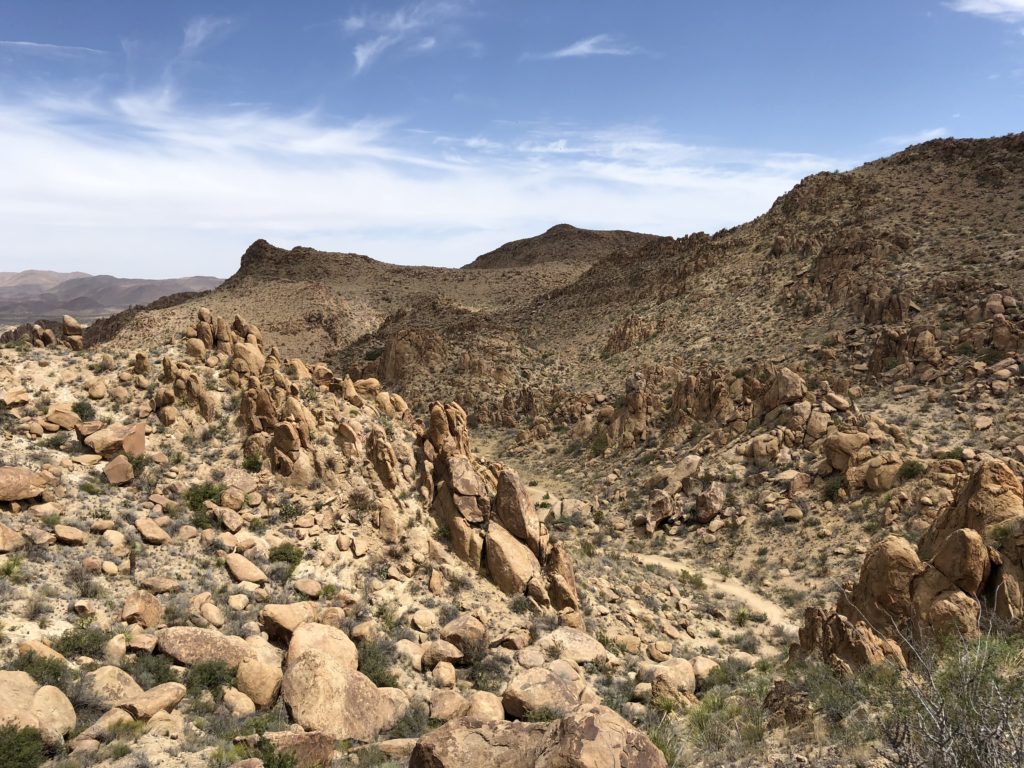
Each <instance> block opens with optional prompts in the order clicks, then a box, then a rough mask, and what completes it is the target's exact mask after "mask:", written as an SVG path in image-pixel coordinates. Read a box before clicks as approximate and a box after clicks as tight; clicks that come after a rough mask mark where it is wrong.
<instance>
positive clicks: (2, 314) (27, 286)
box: [0, 270, 222, 325]
mask: <svg viewBox="0 0 1024 768" xmlns="http://www.w3.org/2000/svg"><path fill="white" fill-rule="evenodd" d="M221 282H222V281H221V280H220V278H216V277H182V278H174V279H170V280H138V279H129V278H123V277H111V276H110V275H89V274H86V273H85V272H46V271H41V270H26V271H24V272H0V325H20V324H22V323H27V322H34V321H37V320H52V319H56V318H60V317H61V316H62V315H65V314H70V315H75V316H76V317H78V318H79V319H80V320H83V321H92V320H95V319H97V318H99V317H105V316H107V315H111V314H114V313H116V312H120V311H121V310H123V309H127V308H128V307H131V306H134V305H139V304H149V303H151V302H153V301H155V300H157V299H159V298H160V297H162V296H167V295H169V294H174V293H183V292H189V293H196V292H203V291H209V290H212V289H214V288H216V287H217V286H218V285H220V284H221Z"/></svg>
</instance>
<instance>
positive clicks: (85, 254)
mask: <svg viewBox="0 0 1024 768" xmlns="http://www.w3.org/2000/svg"><path fill="white" fill-rule="evenodd" d="M1020 130H1024V0H898V1H897V2H894V1H893V0H859V1H858V2H852V1H848V2H840V1H839V0H827V1H823V0H778V1H777V2H770V3H769V2H764V0H742V1H741V0H719V1H718V2H697V1H696V0H695V1H693V2H680V1H679V0H648V1H647V2H636V1H635V0H634V2H612V1H611V0H518V1H517V2H508V1H507V0H506V2H500V1H499V0H423V1H422V2H387V1H384V0H374V1H373V2H370V1H369V0H363V1H362V2H344V1H341V0H329V1H328V0H304V1H303V2H298V3H282V2H269V1H266V0H250V1H249V2H246V3H231V2H210V1H209V0H207V1H206V2H195V1H190V0H179V1H178V2H174V3H164V2H160V3H157V2H139V1H138V0H37V1H35V2H24V1H23V0H0V233H2V243H3V245H2V249H0V271H15V270H21V269H30V268H31V269H56V270H65V271H70V270H82V271H86V272H91V273H97V274H99V273H105V274H115V275H118V276H125V277H175V276H182V275H190V274H204V275H218V276H222V277H226V276H228V275H230V274H231V273H233V272H234V271H235V269H236V268H237V265H238V260H239V257H240V256H241V254H242V252H243V251H244V250H245V248H246V247H247V246H248V245H249V243H251V242H252V241H254V240H256V239H257V238H260V237H262V238H266V239H267V240H269V241H270V242H272V243H274V244H276V245H279V246H282V247H289V248H290V247H292V246H295V245H305V246H312V247H315V248H320V249H324V250H331V251H342V252H354V253H362V254H366V255H368V256H372V257H374V258H377V259H381V260H384V261H390V262H395V263H401V264H433V265H440V266H460V265H462V264H465V263H466V262H468V261H471V260H472V259H473V258H474V257H475V256H477V255H479V254H481V253H484V252H486V251H489V250H491V249H493V248H495V247H497V246H498V245H500V244H501V243H503V242H507V241H509V240H513V239H517V238H521V237H529V236H532V235H535V234H539V233H540V232H543V231H544V230H546V229H547V228H549V227H550V226H552V225H554V224H558V223H562V222H568V223H571V224H575V225H576V226H580V227H588V228H599V229H631V230H637V231H643V232H652V233H657V234H664V235H674V236H681V235H684V234H687V233H689V232H693V231H697V230H704V231H708V232H714V231H716V230H718V229H720V228H722V227H727V226H733V225H735V224H739V223H742V222H743V221H747V220H749V219H751V218H753V217H754V216H757V215H758V214H760V213H762V212H764V211H765V210H767V209H768V208H769V207H770V206H771V203H772V201H773V200H774V199H775V198H776V197H778V196H779V195H780V194H783V193H784V192H785V191H786V190H788V189H789V188H790V187H791V186H792V185H793V184H795V183H796V182H797V181H799V179H801V178H802V177H804V176H806V175H808V174H811V173H815V172H818V171H823V170H840V169H846V168H851V167H854V166H856V165H859V164H860V163H863V162H866V161H868V160H871V159H874V158H877V157H880V156H882V155H886V154H890V153H892V152H895V151H898V150H899V149H901V148H903V147H905V146H907V145H909V144H912V143H917V142H920V141H925V140H927V139H931V138H936V137H943V136H957V137H986V136H995V135H1002V134H1006V133H1011V132H1015V131H1020Z"/></svg>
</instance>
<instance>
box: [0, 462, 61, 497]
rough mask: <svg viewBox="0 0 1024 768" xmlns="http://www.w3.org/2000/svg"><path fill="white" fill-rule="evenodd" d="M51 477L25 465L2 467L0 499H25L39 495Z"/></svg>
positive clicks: (0, 468)
mask: <svg viewBox="0 0 1024 768" xmlns="http://www.w3.org/2000/svg"><path fill="white" fill-rule="evenodd" d="M50 482H51V481H50V478H49V477H48V476H47V475H44V474H42V473H41V472H33V471H32V470H31V469H26V468H25V467H0V501H25V500H27V499H34V498H35V497H36V496H39V495H40V494H41V493H42V492H43V491H45V490H46V489H47V487H48V486H49V485H50Z"/></svg>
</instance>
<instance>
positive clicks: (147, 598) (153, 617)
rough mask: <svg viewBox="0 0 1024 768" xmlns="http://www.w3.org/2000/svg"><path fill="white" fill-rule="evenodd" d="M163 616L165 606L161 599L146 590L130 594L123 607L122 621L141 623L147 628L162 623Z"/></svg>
mask: <svg viewBox="0 0 1024 768" xmlns="http://www.w3.org/2000/svg"><path fill="white" fill-rule="evenodd" d="M163 618H164V607H163V605H162V604H161V603H160V600H159V599H157V597H156V596H154V595H151V594H150V593H149V592H146V591H144V590H139V591H138V592H136V593H134V594H132V595H130V596H129V597H128V599H127V600H125V601H124V606H123V607H122V608H121V621H126V622H128V623H129V624H141V625H142V626H143V627H145V628H147V629H150V628H152V627H155V626H157V625H158V624H160V622H161V621H163Z"/></svg>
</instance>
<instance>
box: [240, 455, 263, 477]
mask: <svg viewBox="0 0 1024 768" xmlns="http://www.w3.org/2000/svg"><path fill="white" fill-rule="evenodd" d="M242 469H244V470H245V471H246V472H259V471H260V470H261V469H263V459H261V458H260V457H259V456H257V455H256V454H255V453H247V454H245V458H243V459H242Z"/></svg>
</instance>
